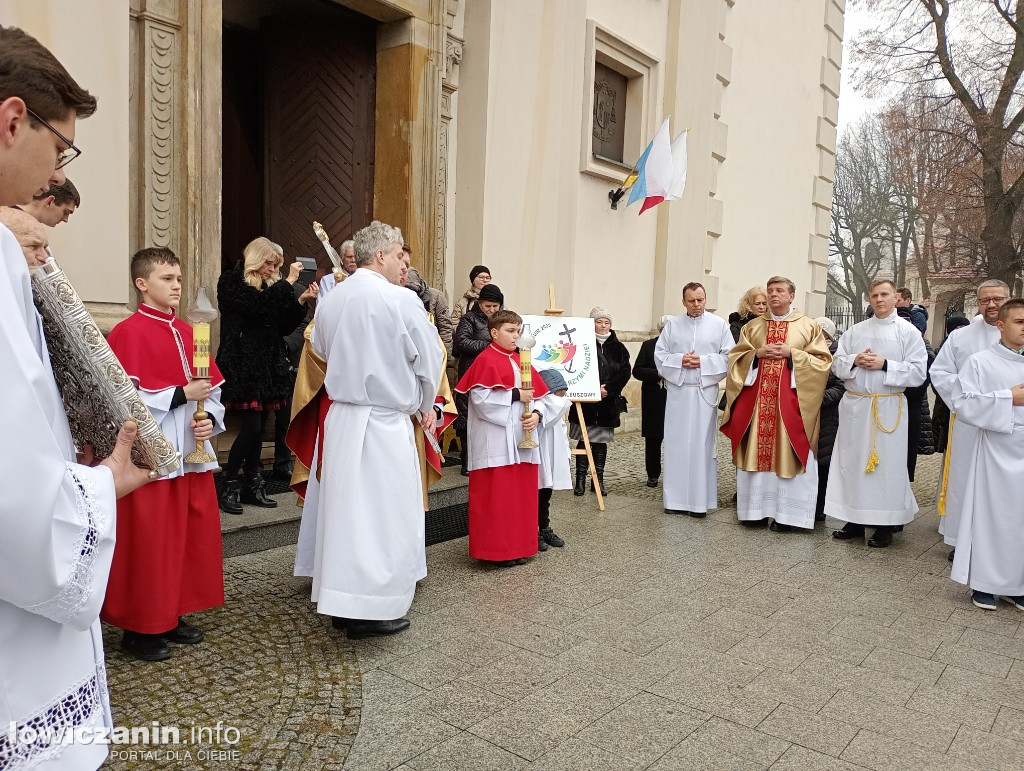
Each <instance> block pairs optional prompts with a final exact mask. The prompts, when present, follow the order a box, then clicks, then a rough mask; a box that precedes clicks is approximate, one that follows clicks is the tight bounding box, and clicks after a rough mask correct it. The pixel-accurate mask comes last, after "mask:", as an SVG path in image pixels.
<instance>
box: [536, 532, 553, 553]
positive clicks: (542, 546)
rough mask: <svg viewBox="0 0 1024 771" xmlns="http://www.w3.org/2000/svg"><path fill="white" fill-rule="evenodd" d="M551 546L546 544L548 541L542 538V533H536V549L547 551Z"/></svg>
mask: <svg viewBox="0 0 1024 771" xmlns="http://www.w3.org/2000/svg"><path fill="white" fill-rule="evenodd" d="M550 548H551V547H550V546H548V542H547V541H545V540H544V535H543V534H542V533H538V534H537V551H547V550H548V549H550Z"/></svg>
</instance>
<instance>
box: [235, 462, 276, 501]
mask: <svg viewBox="0 0 1024 771" xmlns="http://www.w3.org/2000/svg"><path fill="white" fill-rule="evenodd" d="M242 503H251V504H252V505H254V506H259V507H260V508H263V509H276V508H277V501H275V500H273V499H272V498H270V497H268V496H267V490H266V488H265V487H264V486H263V475H262V474H261V473H259V472H258V471H256V472H251V471H246V472H245V486H244V487H243V488H242Z"/></svg>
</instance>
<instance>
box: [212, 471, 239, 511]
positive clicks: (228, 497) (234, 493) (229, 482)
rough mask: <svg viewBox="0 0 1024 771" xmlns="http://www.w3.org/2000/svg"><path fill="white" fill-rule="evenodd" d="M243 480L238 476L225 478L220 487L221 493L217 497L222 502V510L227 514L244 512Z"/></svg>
mask: <svg viewBox="0 0 1024 771" xmlns="http://www.w3.org/2000/svg"><path fill="white" fill-rule="evenodd" d="M241 497H242V482H241V480H239V478H238V477H234V478H233V479H225V480H224V485H223V486H222V487H221V488H220V495H219V496H218V498H217V501H218V503H220V510H221V511H223V512H224V513H225V514H241V513H242V503H241Z"/></svg>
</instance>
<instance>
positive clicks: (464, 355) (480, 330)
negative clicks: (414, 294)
mask: <svg viewBox="0 0 1024 771" xmlns="http://www.w3.org/2000/svg"><path fill="white" fill-rule="evenodd" d="M490 344H491V333H490V332H489V331H488V329H487V316H485V315H484V312H483V311H482V310H480V306H479V305H474V306H473V307H472V308H470V309H469V310H468V311H466V313H465V314H463V316H462V318H461V319H459V324H458V326H456V327H455V338H454V340H453V342H452V352H453V353H454V354H455V355H456V356H458V357H459V372H458V376H459V379H460V380H461V379H462V376H463V375H465V374H466V370H468V369H469V367H470V365H471V364H472V363H473V362H474V361H476V357H477V356H479V355H480V354H481V353H482V352H483V351H484V350H486V348H487V346H489V345H490ZM455 385H456V384H455V383H452V387H453V388H454V387H455ZM455 408H456V409H457V410H458V412H459V415H458V417H457V418H455V433H456V434H458V435H459V436H465V435H466V417H467V415H469V394H462V393H456V394H455Z"/></svg>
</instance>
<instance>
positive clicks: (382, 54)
mask: <svg viewBox="0 0 1024 771" xmlns="http://www.w3.org/2000/svg"><path fill="white" fill-rule="evenodd" d="M444 14H445V4H444V0H431V3H430V19H429V20H424V19H420V18H416V17H408V18H405V19H402V20H400V21H396V22H392V23H390V24H384V25H382V26H381V27H380V30H379V32H378V35H377V94H378V98H377V114H376V147H375V150H374V180H373V216H374V218H375V219H378V220H382V221H384V222H387V223H389V224H392V225H397V226H398V227H400V228H402V232H403V234H404V235H405V239H406V241H407V242H408V243H409V245H410V247H411V248H412V250H413V259H414V263H415V266H416V268H417V269H418V270H420V271H421V273H422V275H423V276H425V277H427V279H428V281H430V280H432V279H433V277H434V276H435V275H436V272H437V270H438V267H437V266H438V265H439V264H440V266H441V268H440V270H441V271H442V275H443V266H444V240H443V232H444V228H443V225H442V227H440V228H439V227H438V222H439V220H442V221H443V217H444V203H443V201H442V200H441V194H442V193H443V188H442V187H441V186H442V185H443V182H440V183H439V179H443V174H441V173H440V165H441V157H442V153H441V148H440V145H441V142H442V141H443V139H444V137H443V135H442V128H441V76H442V72H443V70H444V67H445V16H444ZM381 95H384V97H383V98H381ZM439 231H440V233H441V236H440V239H439V235H438V234H439Z"/></svg>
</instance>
